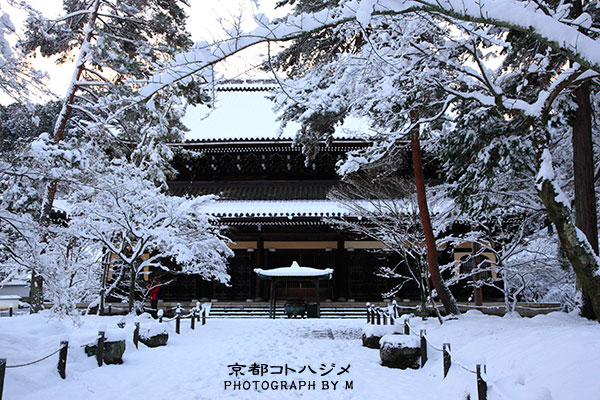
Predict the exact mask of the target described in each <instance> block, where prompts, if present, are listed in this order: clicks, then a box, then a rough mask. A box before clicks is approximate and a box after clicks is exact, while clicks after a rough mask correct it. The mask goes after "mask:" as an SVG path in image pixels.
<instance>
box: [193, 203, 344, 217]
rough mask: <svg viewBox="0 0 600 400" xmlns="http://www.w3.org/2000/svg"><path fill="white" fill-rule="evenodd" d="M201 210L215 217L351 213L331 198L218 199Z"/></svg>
mask: <svg viewBox="0 0 600 400" xmlns="http://www.w3.org/2000/svg"><path fill="white" fill-rule="evenodd" d="M203 211H205V212H207V213H208V214H212V215H214V216H216V217H226V218H227V217H229V218H238V217H245V218H248V217H275V218H276V217H287V218H289V219H292V218H293V217H343V216H351V215H353V214H352V213H351V212H350V210H348V209H347V208H346V207H345V206H344V205H343V204H341V203H338V202H336V201H333V200H219V201H216V202H214V203H212V204H209V205H207V206H206V207H205V208H204V209H203Z"/></svg>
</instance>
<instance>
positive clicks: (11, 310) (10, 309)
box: [8, 304, 14, 317]
mask: <svg viewBox="0 0 600 400" xmlns="http://www.w3.org/2000/svg"><path fill="white" fill-rule="evenodd" d="M13 314H14V311H13V305H12V304H11V305H10V307H9V308H8V316H9V317H12V316H13Z"/></svg>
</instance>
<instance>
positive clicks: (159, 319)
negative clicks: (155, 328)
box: [156, 308, 165, 324]
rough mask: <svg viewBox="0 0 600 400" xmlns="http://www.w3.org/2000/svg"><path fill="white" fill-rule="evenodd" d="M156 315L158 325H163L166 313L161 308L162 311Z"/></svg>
mask: <svg viewBox="0 0 600 400" xmlns="http://www.w3.org/2000/svg"><path fill="white" fill-rule="evenodd" d="M156 315H157V316H158V323H159V324H162V320H163V316H164V315H165V312H164V311H163V309H162V308H161V309H160V310H158V312H157V313H156Z"/></svg>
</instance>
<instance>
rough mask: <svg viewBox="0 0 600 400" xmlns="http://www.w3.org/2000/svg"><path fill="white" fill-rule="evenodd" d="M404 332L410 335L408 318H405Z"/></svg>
mask: <svg viewBox="0 0 600 400" xmlns="http://www.w3.org/2000/svg"><path fill="white" fill-rule="evenodd" d="M404 334H405V335H410V326H409V325H408V320H407V319H405V320H404Z"/></svg>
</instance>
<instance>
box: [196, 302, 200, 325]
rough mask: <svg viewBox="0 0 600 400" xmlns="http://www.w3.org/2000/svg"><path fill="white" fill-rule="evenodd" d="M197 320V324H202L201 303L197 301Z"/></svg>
mask: <svg viewBox="0 0 600 400" xmlns="http://www.w3.org/2000/svg"><path fill="white" fill-rule="evenodd" d="M196 318H197V320H196V321H197V322H200V302H199V301H197V302H196Z"/></svg>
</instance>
